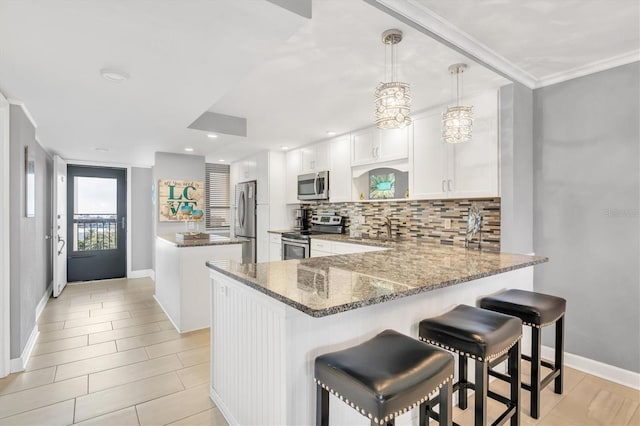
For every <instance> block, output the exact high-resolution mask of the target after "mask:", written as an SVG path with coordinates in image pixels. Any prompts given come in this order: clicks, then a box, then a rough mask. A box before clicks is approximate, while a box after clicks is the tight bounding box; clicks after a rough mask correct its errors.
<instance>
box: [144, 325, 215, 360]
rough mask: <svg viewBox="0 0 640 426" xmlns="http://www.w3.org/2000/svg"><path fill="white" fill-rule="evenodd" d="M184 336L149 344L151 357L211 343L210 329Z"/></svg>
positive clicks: (148, 348)
mask: <svg viewBox="0 0 640 426" xmlns="http://www.w3.org/2000/svg"><path fill="white" fill-rule="evenodd" d="M182 336H184V337H182ZM182 336H181V338H180V339H177V340H170V341H168V342H164V343H158V344H155V345H151V346H147V348H146V349H147V353H148V354H149V358H157V357H160V356H164V355H168V354H174V353H178V352H184V351H188V350H190V349H195V348H199V347H202V346H208V345H209V332H208V330H206V331H196V332H193V333H189V334H187V335H182Z"/></svg>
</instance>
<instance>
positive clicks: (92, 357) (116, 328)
mask: <svg viewBox="0 0 640 426" xmlns="http://www.w3.org/2000/svg"><path fill="white" fill-rule="evenodd" d="M153 290H154V285H153V281H151V280H149V279H136V280H126V279H122V280H109V281H100V282H95V283H87V284H81V285H72V286H67V288H66V289H65V290H64V292H63V294H62V295H61V296H60V297H59V298H57V299H50V300H49V303H48V304H47V306H46V308H45V310H44V312H43V313H42V315H41V316H40V319H39V321H38V327H39V329H40V337H39V339H38V343H37V344H36V347H35V349H34V351H33V355H32V358H31V360H30V362H29V365H28V366H27V370H26V371H25V372H23V373H17V374H12V375H10V376H9V377H6V378H4V379H0V425H69V424H82V425H117V426H125V425H166V424H171V425H194V426H195V425H226V422H225V420H224V418H223V417H222V415H221V414H220V412H219V410H218V409H217V408H216V407H215V405H214V404H213V403H212V402H211V400H210V399H209V391H208V388H209V333H208V331H206V330H205V331H199V332H194V333H188V334H183V335H180V334H178V333H177V332H176V331H175V329H174V328H173V326H172V325H171V323H170V322H169V321H168V319H167V317H166V316H165V315H164V313H163V312H162V310H161V309H160V307H159V306H158V304H157V303H156V302H155V300H154V299H153ZM524 368H525V369H526V364H524ZM523 380H528V378H527V377H526V373H525V376H523ZM492 389H494V390H496V391H498V392H502V393H505V394H506V392H507V388H506V384H504V383H501V382H499V381H494V382H493V383H492ZM528 395H529V394H528V392H525V391H523V392H522V397H523V401H524V407H523V416H522V423H523V424H524V425H533V424H537V425H640V408H639V407H640V392H638V391H636V390H633V389H630V388H627V387H624V386H620V385H617V384H615V383H612V382H608V381H606V380H602V379H599V378H597V377H594V376H591V375H588V374H585V373H582V372H580V371H577V370H573V369H570V368H568V369H567V372H566V380H565V393H564V394H563V395H556V394H554V393H553V391H552V390H551V389H550V388H547V389H545V391H544V393H543V397H542V409H541V411H542V416H541V418H540V419H539V420H534V419H532V418H531V417H529V416H528V415H527V413H528V411H529V402H528ZM488 405H489V415H490V420H493V419H495V417H497V415H498V414H499V412H500V410H501V407H502V406H501V405H499V404H497V403H493V402H492V401H490V402H489V404H488ZM469 408H470V409H467V410H465V411H461V410H459V409H458V408H455V409H454V420H456V421H457V422H459V423H462V424H473V413H472V409H473V398H471V399H470V404H469ZM491 417H493V418H491ZM365 423H366V422H365ZM363 424H364V423H363Z"/></svg>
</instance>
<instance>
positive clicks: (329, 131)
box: [327, 130, 337, 136]
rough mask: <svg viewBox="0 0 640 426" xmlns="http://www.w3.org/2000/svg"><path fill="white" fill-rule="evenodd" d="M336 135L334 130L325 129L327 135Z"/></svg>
mask: <svg viewBox="0 0 640 426" xmlns="http://www.w3.org/2000/svg"><path fill="white" fill-rule="evenodd" d="M335 135H337V133H336V132H334V131H333V130H327V136H335Z"/></svg>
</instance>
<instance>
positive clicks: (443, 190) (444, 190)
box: [442, 179, 447, 192]
mask: <svg viewBox="0 0 640 426" xmlns="http://www.w3.org/2000/svg"><path fill="white" fill-rule="evenodd" d="M444 182H445V181H444V179H442V192H446V191H447V190H446V189H445V188H444Z"/></svg>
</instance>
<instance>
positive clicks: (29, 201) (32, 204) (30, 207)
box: [24, 146, 36, 217]
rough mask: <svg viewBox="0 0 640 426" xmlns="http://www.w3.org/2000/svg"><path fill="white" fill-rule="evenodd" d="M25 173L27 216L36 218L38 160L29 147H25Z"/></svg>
mask: <svg viewBox="0 0 640 426" xmlns="http://www.w3.org/2000/svg"><path fill="white" fill-rule="evenodd" d="M24 171H25V185H24V188H25V194H24V196H25V203H24V206H25V210H24V211H25V216H26V217H35V216H36V159H35V157H34V155H33V150H32V149H29V146H25V147H24Z"/></svg>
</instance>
